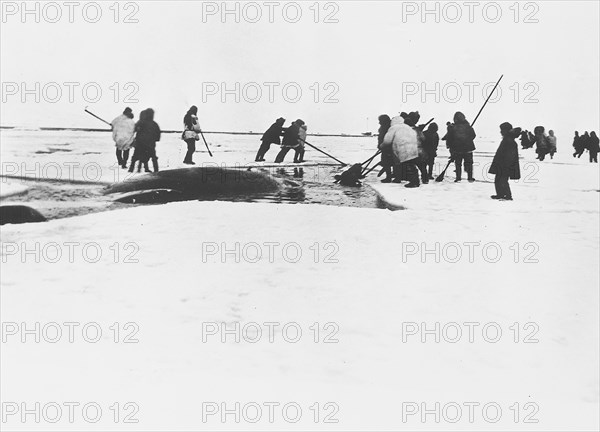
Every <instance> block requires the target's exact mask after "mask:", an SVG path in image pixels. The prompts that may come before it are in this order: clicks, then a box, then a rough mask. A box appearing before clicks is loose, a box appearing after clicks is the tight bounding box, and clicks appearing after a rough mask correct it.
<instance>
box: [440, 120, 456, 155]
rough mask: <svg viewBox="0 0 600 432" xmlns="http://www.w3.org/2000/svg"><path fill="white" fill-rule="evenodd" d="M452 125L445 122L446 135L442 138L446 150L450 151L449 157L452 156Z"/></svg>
mask: <svg viewBox="0 0 600 432" xmlns="http://www.w3.org/2000/svg"><path fill="white" fill-rule="evenodd" d="M453 126H454V125H453V124H452V123H451V122H446V135H444V136H443V137H442V141H446V148H447V149H448V150H450V156H452V151H451V149H452V142H451V141H452V133H451V132H452V127H453Z"/></svg>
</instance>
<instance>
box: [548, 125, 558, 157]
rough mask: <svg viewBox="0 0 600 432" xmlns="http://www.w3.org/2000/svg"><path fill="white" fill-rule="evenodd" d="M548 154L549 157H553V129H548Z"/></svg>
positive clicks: (554, 147)
mask: <svg viewBox="0 0 600 432" xmlns="http://www.w3.org/2000/svg"><path fill="white" fill-rule="evenodd" d="M547 141H548V154H549V155H550V159H554V153H556V137H555V136H554V131H553V130H549V131H548V137H547Z"/></svg>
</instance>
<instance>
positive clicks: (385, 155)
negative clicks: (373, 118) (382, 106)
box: [377, 114, 394, 183]
mask: <svg viewBox="0 0 600 432" xmlns="http://www.w3.org/2000/svg"><path fill="white" fill-rule="evenodd" d="M391 124H392V119H390V116H389V115H387V114H382V115H380V116H379V131H378V133H377V148H378V149H379V150H381V166H382V167H383V172H384V173H385V178H384V179H383V180H381V183H391V182H392V179H393V176H392V167H393V166H394V152H393V151H392V147H391V146H389V147H385V148H384V147H382V144H383V139H384V138H385V134H386V133H387V132H388V131H389V130H390V126H391Z"/></svg>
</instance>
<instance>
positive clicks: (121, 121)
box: [110, 107, 161, 172]
mask: <svg viewBox="0 0 600 432" xmlns="http://www.w3.org/2000/svg"><path fill="white" fill-rule="evenodd" d="M133 118H134V115H133V111H132V110H131V108H129V107H128V108H125V110H124V111H123V114H121V115H120V116H118V117H117V118H115V119H114V120H113V121H112V122H111V123H110V125H111V126H112V134H113V140H114V141H115V145H116V147H117V150H116V156H117V162H118V164H119V166H121V167H122V168H125V169H126V168H127V160H128V159H129V152H130V150H131V148H133V149H134V152H133V156H132V157H131V165H130V166H129V172H133V170H134V169H135V164H136V163H138V172H140V171H141V169H142V165H143V166H144V170H145V171H146V172H150V169H149V168H148V162H149V161H150V160H152V166H153V168H154V172H158V157H157V156H156V143H157V141H160V134H161V131H160V127H159V126H158V124H157V123H156V122H155V121H154V110H153V109H152V108H148V109H146V110H143V111H142V112H140V118H139V120H138V121H137V122H136V121H135V120H134V119H133Z"/></svg>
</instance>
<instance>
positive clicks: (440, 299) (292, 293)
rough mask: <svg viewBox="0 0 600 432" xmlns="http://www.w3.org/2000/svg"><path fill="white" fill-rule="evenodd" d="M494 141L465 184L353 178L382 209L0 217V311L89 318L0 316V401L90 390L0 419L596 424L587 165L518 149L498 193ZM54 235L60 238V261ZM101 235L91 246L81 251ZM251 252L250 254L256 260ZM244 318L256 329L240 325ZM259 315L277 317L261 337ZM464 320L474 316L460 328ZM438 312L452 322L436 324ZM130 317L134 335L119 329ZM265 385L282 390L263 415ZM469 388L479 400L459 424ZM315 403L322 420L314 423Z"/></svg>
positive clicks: (203, 207)
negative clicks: (98, 414) (33, 412)
mask: <svg viewBox="0 0 600 432" xmlns="http://www.w3.org/2000/svg"><path fill="white" fill-rule="evenodd" d="M372 152H373V150H372V148H371V149H366V150H365V151H364V153H365V154H366V156H370V154H369V153H371V154H372ZM342 155H343V156H345V157H347V158H349V159H356V160H361V159H366V157H365V158H362V156H363V154H362V153H360V154H359V153H356V154H354V153H350V154H343V152H342ZM273 156H274V155H273ZM490 157H491V154H490V155H489V156H488V157H484V156H481V157H479V158H476V160H477V159H478V160H479V162H480V163H481V168H480V169H479V172H478V171H477V170H476V174H475V175H476V177H477V178H478V179H480V180H483V181H480V182H476V183H473V184H469V183H467V182H464V181H463V182H462V183H459V184H455V183H453V182H452V180H453V176H452V173H451V170H449V173H448V178H447V180H446V181H445V182H443V183H439V184H436V183H430V184H429V185H423V186H422V187H421V188H419V189H414V190H406V189H405V188H404V187H402V186H401V185H395V184H391V185H381V184H378V183H377V179H376V178H375V177H374V176H373V177H372V178H370V179H369V180H368V183H369V184H370V186H365V187H373V188H375V189H376V190H377V192H378V193H379V194H380V195H381V196H382V197H384V198H385V199H386V200H387V201H389V202H390V203H391V204H392V205H394V206H396V207H403V208H405V210H400V211H395V212H391V211H388V210H381V209H358V208H342V207H331V206H315V205H276V204H249V203H229V202H218V201H215V202H184V203H171V204H166V205H161V206H149V207H135V208H131V209H123V210H116V211H111V212H104V213H97V214H90V215H86V216H81V217H75V218H69V219H61V220H53V221H49V222H47V223H43V224H31V225H6V226H3V227H2V242H3V264H2V276H1V277H2V291H1V306H0V308H1V309H0V311H1V314H2V321H3V323H12V322H14V323H27V324H28V326H29V328H31V327H32V326H33V325H34V323H36V322H39V323H41V325H42V326H43V325H44V324H45V323H51V322H55V323H65V322H77V323H81V326H83V325H84V324H85V323H97V325H98V326H100V328H101V329H102V330H103V332H102V337H101V339H100V340H99V342H97V343H88V342H86V341H85V340H84V339H83V338H82V336H81V331H80V330H79V329H80V328H81V326H80V327H78V329H77V330H76V331H75V333H74V334H75V342H74V343H69V342H68V340H67V335H66V334H64V335H63V337H62V338H61V340H60V341H59V342H58V343H49V342H48V341H47V340H46V339H45V338H44V337H42V340H41V341H40V343H33V342H32V338H31V336H29V339H27V340H28V342H27V343H21V342H20V335H19V334H17V335H15V336H7V341H6V343H3V345H2V354H1V362H2V376H1V379H0V381H1V384H0V390H1V393H2V397H3V401H30V402H31V403H33V402H34V400H35V401H41V402H44V401H46V402H50V401H58V402H62V401H78V402H80V403H81V405H83V404H85V403H86V402H90V401H95V402H97V403H99V404H100V406H101V407H102V409H103V416H102V418H101V420H100V421H99V422H98V423H96V424H89V423H86V422H85V421H84V420H82V418H81V416H77V417H76V421H75V422H74V423H73V424H70V423H68V422H66V421H65V420H64V419H63V421H62V422H59V423H57V424H49V423H47V422H46V423H44V422H42V423H40V424H36V423H33V422H29V423H26V424H22V423H20V422H19V421H18V419H17V420H14V419H13V420H10V419H9V421H8V422H7V423H6V424H5V426H6V427H7V428H10V429H12V430H61V431H63V430H81V429H82V428H84V427H85V428H96V430H132V431H136V430H139V431H146V430H155V431H158V430H165V431H166V430H181V431H184V430H185V431H192V430H194V431H195V430H344V431H347V430H386V431H388V430H389V431H391V430H461V431H462V430H482V429H484V428H485V429H486V430H508V429H519V430H540V431H542V430H543V431H548V430H597V429H598V427H599V423H598V409H599V376H598V363H599V334H598V316H599V313H598V305H599V296H598V286H599V275H598V262H599V258H600V257H599V252H598V239H599V226H598V219H599V194H598V191H599V190H600V187H599V184H598V166H597V165H589V164H586V163H584V161H583V160H572V159H569V158H570V156H568V155H566V154H565V155H559V157H557V158H556V159H555V160H554V161H546V162H544V163H537V164H536V163H534V162H533V161H532V160H531V154H525V158H524V159H523V160H522V168H525V164H526V163H530V164H531V165H530V167H531V168H527V169H530V171H527V169H524V179H523V180H522V181H521V182H519V183H514V182H511V187H512V189H513V195H514V197H515V201H512V202H497V201H492V200H491V199H489V195H491V194H493V192H494V190H493V189H494V188H493V184H492V183H489V182H486V181H491V178H486V176H485V175H484V168H483V166H484V165H485V163H487V162H489V161H490V160H491V159H490ZM441 161H442V162H443V161H444V159H443V158H442V159H441ZM69 242H74V243H76V245H75V246H73V251H74V253H73V262H69V256H68V255H69V254H68V252H69V249H68V247H67V244H68V243H69ZM273 243H275V244H273ZM36 244H39V245H40V253H39V254H38V256H39V257H41V259H40V262H39V263H36V264H35V265H33V264H32V262H33V261H34V260H35V258H36V253H35V252H33V253H30V254H28V255H26V256H25V257H23V256H21V252H22V250H23V249H24V248H28V249H29V250H32V249H33V248H34V247H35V245H36ZM236 244H237V245H239V253H236V252H235V248H236ZM269 244H270V245H271V246H267V245H269ZM49 245H52V246H49ZM90 245H93V247H92V246H90ZM284 246H285V247H287V249H286V254H284V253H283V252H282V251H283V249H284ZM84 247H87V249H86V251H87V255H85V256H84V255H83V253H82V250H83V248H84ZM269 247H272V248H273V249H271V251H272V254H269V250H270V249H269ZM15 248H16V249H15ZM436 248H437V251H438V252H435V251H436ZM57 250H58V251H61V252H62V257H61V258H60V259H58V260H56V259H54V258H55V257H56V255H55V253H56V251H57ZM98 251H100V252H101V257H100V258H99V260H98V262H96V263H92V262H90V261H93V260H94V258H95V256H96V253H97V252H98ZM117 251H118V256H117V255H116V253H117ZM257 251H260V252H261V253H262V257H261V259H260V260H258V261H257V262H252V261H254V258H255V257H257V255H256V254H257ZM298 251H300V252H301V256H300V257H298V256H297V252H298ZM316 251H319V253H318V256H317V255H315V254H316ZM498 252H500V253H501V255H500V256H498ZM470 253H471V254H470ZM458 254H460V256H459V255H458ZM269 258H272V259H269ZM296 259H297V262H292V261H295V260H296ZM131 260H137V262H126V261H131ZM238 260H239V262H236V261H238ZM50 261H57V262H50ZM271 261H272V262H271ZM436 261H437V262H436ZM494 261H496V262H494ZM515 261H516V262H515ZM114 323H119V325H118V327H119V329H120V332H119V339H118V343H115V342H114V340H113V338H114V337H115V331H114V328H115V327H113V328H112V329H111V326H113V324H114ZM126 323H134V324H133V325H130V326H129V327H126ZM207 323H208V324H207ZM210 323H226V324H227V326H228V328H230V329H233V328H234V326H235V325H236V323H239V324H240V326H241V327H242V328H244V326H246V330H247V333H242V335H241V336H242V337H241V340H240V342H239V343H237V342H236V341H235V340H234V336H233V335H228V336H227V338H226V342H225V343H222V342H221V338H220V334H217V335H206V334H203V329H204V330H205V332H204V333H206V330H207V329H212V327H210V325H211V324H210ZM249 323H258V324H259V325H260V328H261V329H262V330H263V334H262V337H260V339H259V340H258V342H256V343H250V342H249V340H250V339H252V338H254V337H256V327H253V326H248V324H249ZM264 323H279V325H278V326H277V327H275V329H276V330H275V333H274V342H273V343H270V342H269V340H268V335H267V334H266V329H267V328H268V327H267V326H265V325H264ZM286 323H287V324H289V323H295V324H293V325H291V324H290V325H288V330H289V328H291V329H292V330H290V331H289V332H288V333H287V336H288V337H292V338H293V337H294V335H295V333H294V331H293V330H294V329H296V328H298V327H299V328H301V329H302V337H301V338H300V341H299V342H297V343H290V342H286V340H285V339H284V336H285V335H286V334H284V333H283V332H282V328H283V326H284V325H285V324H286ZM314 323H318V325H317V327H315V324H314ZM412 323H414V324H415V325H417V326H420V325H421V323H425V325H426V327H427V329H434V328H435V325H436V323H440V327H441V328H446V329H447V330H448V332H449V333H447V334H442V338H441V340H440V341H439V342H437V343H436V342H435V340H434V337H435V336H434V335H432V334H429V335H425V336H426V342H425V343H422V342H421V336H423V335H422V334H421V333H418V334H415V335H411V334H410V332H409V331H410V330H414V327H412V326H413V324H412ZM449 323H456V325H454V324H452V325H450V324H449ZM464 323H477V324H473V326H474V327H472V328H473V329H474V333H473V336H474V340H473V342H472V343H471V342H469V335H468V332H467V330H468V328H469V327H468V326H466V325H465V324H464ZM515 323H518V324H516V326H515ZM203 324H204V326H203ZM486 325H487V326H486ZM207 326H208V327H207ZM456 326H458V328H460V329H462V331H463V334H462V337H461V338H460V340H458V341H457V342H456V343H451V342H450V340H452V338H453V337H454V335H455V334H454V333H453V330H455V329H456ZM484 326H486V329H487V333H485V334H482V329H483V327H484ZM62 328H63V330H65V329H66V327H64V325H63V326H62ZM316 328H319V331H318V333H317V332H316V330H315V329H316ZM498 328H499V329H501V331H502V334H501V335H499V336H498V339H499V341H497V342H495V343H493V342H491V340H496V334H495V331H496V330H497V329H498ZM517 328H518V329H519V331H518V333H517V331H516V329H517ZM134 330H138V331H137V332H136V333H135V336H134V338H136V339H137V340H138V342H137V343H123V338H124V337H125V336H127V335H130V334H132V332H134ZM93 333H94V332H93V329H92V330H90V334H92V335H93ZM290 335H291V336H290ZM203 336H204V337H205V341H203ZM315 336H318V342H315V340H314V338H315ZM403 338H404V340H403ZM486 338H487V340H486ZM515 338H517V340H518V342H515V340H514V339H515ZM324 339H327V340H328V341H330V342H335V341H337V342H336V343H324ZM525 342H533V343H525ZM115 402H119V403H120V404H121V407H122V408H123V404H125V403H127V402H133V403H135V404H136V405H137V406H139V412H137V413H136V414H135V416H134V418H136V419H138V420H139V423H134V424H125V423H122V418H121V423H117V424H116V423H114V421H113V412H114V411H112V410H110V408H109V407H110V406H112V405H113V404H114V403H115ZM209 402H214V403H216V404H217V405H216V406H219V404H220V403H222V402H224V403H226V404H227V408H228V409H232V408H234V406H235V403H236V402H239V403H241V406H242V407H244V406H246V407H247V408H248V410H249V411H247V412H246V413H245V415H242V416H241V420H240V422H239V423H236V422H235V419H234V415H233V414H230V415H229V416H228V417H227V418H226V420H227V421H226V422H222V421H221V417H220V415H214V416H209V417H208V418H207V419H206V421H203V420H204V419H203V408H204V412H205V413H206V407H207V406H208V405H206V403H209ZM267 402H274V403H278V404H280V405H279V406H278V407H277V408H276V409H275V411H274V413H275V416H274V422H273V423H271V422H269V420H268V415H267V412H268V410H267V408H266V407H265V405H263V404H264V403H267ZM290 402H296V403H298V404H299V406H300V407H301V408H302V415H301V418H300V420H299V421H298V422H297V423H291V422H289V421H287V420H285V418H284V417H283V415H282V412H281V408H282V406H283V405H285V404H286V403H290ZM411 402H415V403H416V404H417V405H418V404H420V403H421V402H424V403H427V408H428V409H432V408H433V407H434V406H435V403H436V402H439V403H440V404H441V406H442V407H444V406H445V407H447V408H448V409H449V410H450V408H451V407H452V406H454V405H452V404H453V403H457V404H458V405H459V406H461V407H462V409H463V411H462V417H461V419H460V420H459V421H457V422H456V423H451V422H449V421H448V418H449V417H453V416H454V412H453V411H451V410H450V411H447V412H445V413H444V412H442V414H443V415H442V417H441V421H440V422H439V423H437V422H435V418H434V415H433V414H430V415H429V416H428V417H426V420H427V421H426V422H422V421H421V417H420V415H414V416H408V417H407V418H406V419H403V415H402V414H403V409H404V413H405V414H406V409H407V408H406V407H407V406H408V405H407V403H411ZM468 402H473V403H476V404H479V405H477V407H476V408H475V409H474V422H472V423H471V422H469V419H468V411H467V408H466V406H465V405H464V404H465V403H468ZM251 403H257V404H259V405H260V406H262V408H263V416H262V418H261V420H260V421H258V422H257V423H250V422H249V421H248V418H249V417H254V411H252V409H251V408H252V407H253V405H249V404H251ZM315 403H319V404H320V405H319V408H318V412H319V414H320V417H319V419H318V420H319V421H318V422H315V418H314V413H315V411H317V409H316V408H315V405H314V404H315ZM327 403H330V405H326V404H327ZM490 403H497V404H498V405H493V406H492V408H490V411H489V412H488V413H487V414H488V418H489V417H494V416H495V413H494V407H496V406H499V407H501V409H502V412H501V415H500V418H499V420H498V422H497V423H492V422H491V421H489V420H486V418H485V417H484V416H483V414H482V407H483V406H484V405H485V404H490ZM515 403H518V404H519V405H518V409H517V408H516V405H515ZM203 404H205V405H203ZM403 404H404V405H403ZM527 404H529V405H527ZM210 406H215V405H210ZM311 407H312V409H311ZM336 407H339V411H336V409H335V408H336ZM537 408H539V411H537ZM517 411H518V413H519V418H518V422H515V417H514V416H515V412H517ZM131 412H132V411H131V410H124V409H121V415H122V416H123V415H124V414H127V413H131ZM242 414H244V413H242ZM288 414H289V416H291V417H293V416H294V412H293V410H291V411H290V412H289V413H288ZM328 414H331V417H329V418H328V419H329V420H332V419H336V420H338V422H337V423H325V422H324V420H325V419H326V418H327V415H328ZM419 414H420V413H419ZM528 415H530V416H529V417H528ZM404 420H405V421H404ZM525 420H528V421H532V420H537V422H535V423H528V422H525Z"/></svg>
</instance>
